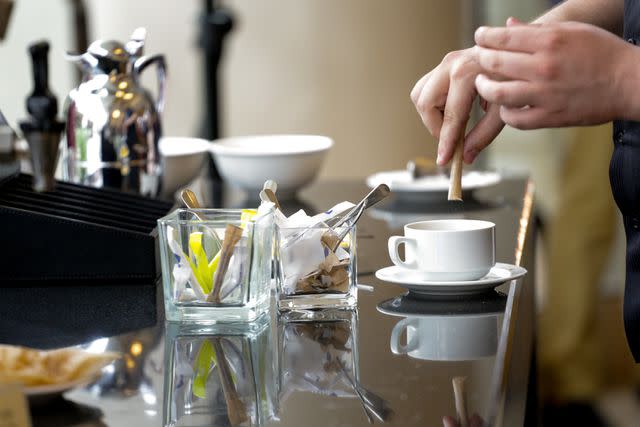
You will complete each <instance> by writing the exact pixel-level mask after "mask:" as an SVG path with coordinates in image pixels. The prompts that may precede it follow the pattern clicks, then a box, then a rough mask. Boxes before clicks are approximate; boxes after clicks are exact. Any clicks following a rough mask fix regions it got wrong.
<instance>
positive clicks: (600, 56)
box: [475, 21, 640, 129]
mask: <svg viewBox="0 0 640 427" xmlns="http://www.w3.org/2000/svg"><path fill="white" fill-rule="evenodd" d="M508 24H509V25H508V26H507V27H481V28H479V29H478V30H477V31H476V34H475V40H476V43H477V46H476V50H475V53H476V57H475V59H476V61H477V62H478V63H479V65H480V66H481V68H482V69H484V70H485V73H488V74H490V75H491V77H489V76H487V75H485V74H481V75H478V76H477V78H476V81H475V83H476V88H477V90H478V92H479V94H480V95H481V96H482V97H483V98H484V99H486V100H487V101H488V102H492V103H495V104H499V105H501V107H500V117H501V118H502V120H503V121H504V122H505V123H507V124H509V125H511V126H513V127H516V128H519V129H533V128H542V127H559V126H572V125H591V124H599V123H604V122H608V121H611V120H612V119H622V118H634V117H632V116H633V114H635V115H636V116H637V115H638V114H637V112H635V111H633V110H634V108H633V107H632V106H631V105H629V104H630V103H631V101H632V100H633V97H634V96H635V93H636V91H635V90H629V89H628V87H633V86H632V85H633V84H637V83H636V76H635V75H636V74H637V71H636V70H634V68H635V67H637V63H638V60H640V54H638V52H640V51H639V50H638V49H637V48H636V47H635V46H633V45H631V44H630V43H627V42H625V41H623V40H622V39H620V38H619V37H617V36H615V35H613V34H611V33H609V32H608V31H605V30H602V29H600V28H598V27H595V26H592V25H588V24H582V23H577V22H564V23H557V24H548V25H522V24H519V23H514V22H513V21H510V22H508ZM636 108H637V107H636Z"/></svg>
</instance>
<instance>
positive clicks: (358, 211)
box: [328, 184, 391, 251]
mask: <svg viewBox="0 0 640 427" xmlns="http://www.w3.org/2000/svg"><path fill="white" fill-rule="evenodd" d="M389 194H391V190H390V189H389V186H388V185H387V184H380V185H378V186H377V187H376V188H374V189H373V190H371V191H370V192H369V194H367V195H366V196H365V197H364V199H362V200H361V201H360V203H358V204H357V205H355V206H354V207H353V209H351V210H350V211H349V213H347V214H346V215H345V216H343V217H342V218H341V219H340V220H339V221H338V222H336V223H335V224H334V225H333V226H332V227H331V231H328V232H334V233H335V231H334V230H335V229H337V228H339V227H343V226H345V224H346V225H347V226H346V227H344V230H342V231H341V232H340V233H338V234H337V237H335V239H336V241H335V242H333V244H332V245H331V246H332V247H331V248H330V249H331V250H332V251H335V250H336V249H337V247H338V246H339V245H340V242H342V241H343V240H344V238H345V237H347V234H349V231H351V229H352V228H353V226H354V225H355V224H356V222H358V220H359V219H360V217H361V216H362V213H363V212H364V210H365V209H368V208H370V207H371V206H373V205H375V204H376V203H378V202H380V201H382V200H384V199H385V198H386V197H387V196H388V195H389Z"/></svg>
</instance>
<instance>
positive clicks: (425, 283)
mask: <svg viewBox="0 0 640 427" xmlns="http://www.w3.org/2000/svg"><path fill="white" fill-rule="evenodd" d="M525 274H527V270H525V269H524V268H522V267H519V266H516V265H511V264H504V263H500V262H499V263H496V265H495V266H494V267H493V268H492V269H491V271H489V274H487V275H486V276H484V277H483V278H481V279H478V280H468V281H448V282H443V281H430V280H424V279H422V278H421V277H419V276H417V275H416V273H415V272H414V271H412V270H408V269H406V268H402V267H398V266H395V265H394V266H391V267H385V268H382V269H380V270H378V271H376V277H377V278H378V279H380V280H382V281H385V282H390V283H395V284H397V285H400V286H402V287H404V288H407V289H408V290H409V291H410V292H412V293H416V294H422V295H467V294H475V293H479V292H485V291H487V290H490V289H493V288H495V287H496V286H498V285H500V284H502V283H505V282H508V281H510V280H513V279H517V278H519V277H522V276H524V275H525Z"/></svg>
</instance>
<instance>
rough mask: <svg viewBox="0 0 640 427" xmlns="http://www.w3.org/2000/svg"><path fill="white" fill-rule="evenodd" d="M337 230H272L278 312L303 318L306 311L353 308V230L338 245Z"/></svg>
mask: <svg viewBox="0 0 640 427" xmlns="http://www.w3.org/2000/svg"><path fill="white" fill-rule="evenodd" d="M340 231H341V230H333V229H331V228H329V227H326V226H316V227H307V228H285V227H280V226H276V227H275V245H274V246H275V251H274V254H275V270H276V274H275V277H276V301H277V306H278V309H279V310H280V311H291V312H303V315H307V314H308V311H309V310H315V309H322V308H332V309H343V308H353V307H355V306H356V304H357V302H358V287H357V284H356V277H357V271H356V270H357V256H356V255H357V254H356V228H355V227H353V228H351V229H350V230H349V232H348V233H347V234H346V236H345V237H344V239H342V241H339V242H338V241H337V240H334V239H336V236H337V235H338V234H339V233H340ZM336 243H337V244H338V246H337V247H336V248H335V249H334V250H332V249H331V247H332V246H335V244H336ZM304 312H307V314H304ZM291 318H293V317H291Z"/></svg>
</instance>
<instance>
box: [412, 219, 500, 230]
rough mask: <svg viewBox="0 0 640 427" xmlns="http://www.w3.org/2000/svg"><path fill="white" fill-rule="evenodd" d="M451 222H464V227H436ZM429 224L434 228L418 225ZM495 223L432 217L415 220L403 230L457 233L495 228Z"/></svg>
mask: <svg viewBox="0 0 640 427" xmlns="http://www.w3.org/2000/svg"><path fill="white" fill-rule="evenodd" d="M445 223H448V224H451V223H464V224H465V225H466V227H464V228H450V229H446V228H437V227H438V225H442V224H445ZM424 224H429V225H433V226H435V227H436V228H421V227H420V225H424ZM495 226H496V225H495V224H494V223H493V222H491V221H485V220H480V219H434V220H427V221H415V222H411V223H409V224H406V225H405V226H404V228H405V230H407V229H408V230H413V231H419V232H424V233H459V232H466V231H479V230H488V229H491V228H495Z"/></svg>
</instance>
